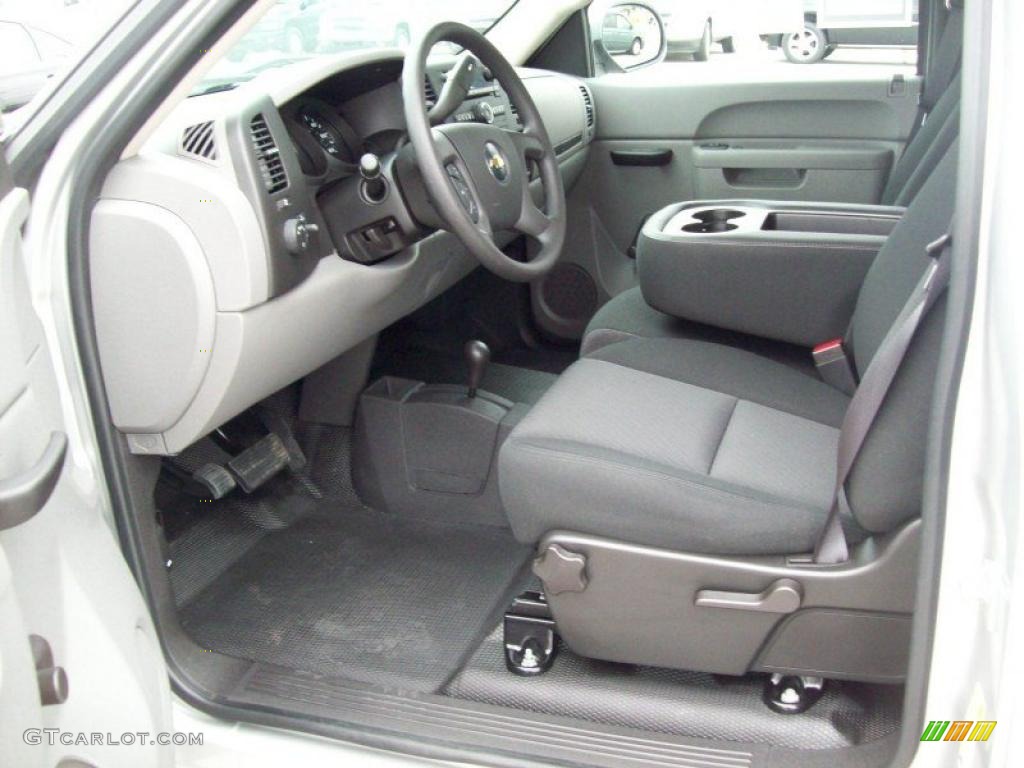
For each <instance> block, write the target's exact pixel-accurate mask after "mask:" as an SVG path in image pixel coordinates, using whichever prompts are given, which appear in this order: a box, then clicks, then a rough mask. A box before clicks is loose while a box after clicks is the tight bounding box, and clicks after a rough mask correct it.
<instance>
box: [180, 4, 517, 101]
mask: <svg viewBox="0 0 1024 768" xmlns="http://www.w3.org/2000/svg"><path fill="white" fill-rule="evenodd" d="M512 5H514V0H430V1H429V2H426V1H425V0H278V2H277V3H275V4H274V5H272V6H271V7H270V9H269V10H268V11H267V13H266V14H265V15H264V16H263V18H261V19H260V20H259V21H258V22H257V23H256V24H255V26H253V27H252V28H251V29H250V30H249V31H248V32H247V33H246V34H245V35H244V36H243V37H242V39H241V40H239V41H238V43H236V44H235V46H234V47H233V48H232V49H231V50H230V51H228V53H227V55H226V56H225V57H224V59H223V60H221V61H219V62H217V64H215V65H214V67H213V68H212V69H211V70H210V72H209V73H208V74H207V76H206V78H205V79H204V81H203V83H202V85H201V86H200V87H199V89H198V91H199V92H203V91H209V90H211V89H223V88H231V87H233V86H235V85H237V84H238V83H240V82H243V81H245V80H249V79H252V78H253V77H255V76H256V75H258V74H259V73H260V72H262V71H265V70H267V69H270V68H273V67H282V66H288V65H289V64H292V63H294V62H297V61H302V60H305V59H309V58H312V57H316V56H333V55H337V54H338V53H340V52H343V51H352V50H365V49H372V48H400V49H404V48H407V47H408V46H409V44H410V43H411V42H412V40H413V39H414V38H415V37H416V36H417V35H419V34H421V33H422V32H423V31H425V30H427V29H429V28H430V27H432V26H433V25H435V24H437V23H438V22H440V21H448V20H452V21H460V22H462V23H463V24H466V25H467V26H470V27H472V28H473V29H475V30H477V31H478V32H486V31H487V30H488V29H490V27H491V26H492V25H493V24H494V22H495V21H497V20H498V19H499V18H500V17H501V16H502V15H503V14H504V13H505V12H506V11H507V10H508V9H509V8H510V7H511V6H512Z"/></svg>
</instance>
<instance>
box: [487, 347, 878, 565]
mask: <svg viewBox="0 0 1024 768" xmlns="http://www.w3.org/2000/svg"><path fill="white" fill-rule="evenodd" d="M847 403H848V400H847V398H846V397H845V396H844V395H842V394H841V393H839V392H838V391H836V390H834V389H832V388H831V387H829V386H827V385H826V384H824V383H822V382H821V381H818V380H815V379H813V378H811V377H809V376H806V375H804V374H802V373H799V372H797V371H794V370H793V369H791V368H789V367H787V366H785V365H782V364H780V363H776V362H773V361H771V360H767V359H765V358H762V357H759V356H757V355H754V354H751V353H749V352H746V351H743V350H739V349H735V348H732V347H727V346H723V345H718V344H710V343H706V342H698V341H684V340H678V339H677V340H668V339H642V340H633V341H626V342H621V343H618V344H614V345H609V346H607V347H605V348H603V349H602V350H601V351H600V352H598V353H597V354H595V355H593V356H591V357H588V358H584V359H582V360H580V361H578V362H577V363H575V364H573V365H572V366H571V367H570V368H569V370H568V371H566V372H565V374H563V376H562V377H561V378H560V379H559V381H558V382H557V383H556V384H555V385H554V387H553V388H552V389H551V390H549V391H548V393H547V394H546V395H545V396H544V398H543V399H542V400H541V402H540V403H539V404H538V405H537V406H535V407H534V409H533V410H532V411H531V412H530V414H529V415H528V416H527V417H526V418H525V419H524V420H523V421H522V422H521V423H520V424H519V425H518V426H517V427H516V429H515V430H514V431H513V433H512V435H511V436H510V437H509V439H508V441H507V442H506V443H505V445H504V446H503V448H502V450H501V455H500V457H499V480H500V487H501V494H502V499H503V501H504V504H505V508H506V511H507V512H508V515H509V519H510V521H511V524H512V529H513V531H514V532H515V534H516V536H517V538H519V539H520V540H521V541H524V542H536V541H538V540H539V539H540V538H541V537H542V536H543V535H544V534H546V533H548V532H549V531H553V530H559V529H565V530H572V531H574V532H579V533H589V534H593V535H599V536H606V537H610V538H613V539H618V540H621V541H625V542H628V543H633V544H646V545H651V546H658V547H665V548H669V549H676V550H681V551H686V552H698V553H714V554H782V553H797V552H805V551H809V550H810V549H812V548H813V546H814V542H815V540H816V538H817V536H818V534H819V532H820V530H821V527H822V525H823V523H824V520H825V517H826V515H827V513H828V508H829V504H830V501H831V493H832V482H833V479H834V476H835V460H836V445H837V441H838V437H839V429H838V427H839V424H840V423H841V421H842V417H843V413H844V412H845V410H846V406H847ZM848 523H849V525H848V531H849V534H850V537H851V539H852V540H854V541H856V540H860V539H861V538H863V536H864V533H863V531H861V530H860V529H859V528H858V527H857V526H856V524H855V523H853V522H852V520H851V521H848Z"/></svg>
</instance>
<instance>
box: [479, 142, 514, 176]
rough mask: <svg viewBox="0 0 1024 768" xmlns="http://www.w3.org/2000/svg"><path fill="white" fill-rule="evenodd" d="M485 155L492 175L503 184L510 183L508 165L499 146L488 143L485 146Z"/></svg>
mask: <svg viewBox="0 0 1024 768" xmlns="http://www.w3.org/2000/svg"><path fill="white" fill-rule="evenodd" d="M484 155H485V157H486V158H487V168H488V169H489V170H490V172H491V175H492V176H494V178H496V179H497V180H498V181H500V182H501V183H502V184H504V183H505V182H506V181H508V163H507V162H506V161H505V156H504V155H503V154H502V153H501V150H500V149H498V145H497V144H492V143H491V142H489V141H488V142H487V143H486V144H485V145H484Z"/></svg>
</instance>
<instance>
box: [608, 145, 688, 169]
mask: <svg viewBox="0 0 1024 768" xmlns="http://www.w3.org/2000/svg"><path fill="white" fill-rule="evenodd" d="M611 155H612V162H613V163H615V164H616V165H635V166H641V167H645V168H653V167H656V166H659V165H668V164H669V163H671V162H672V156H673V152H672V150H671V149H668V148H665V149H613V150H612V152H611Z"/></svg>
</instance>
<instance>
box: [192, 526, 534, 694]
mask: <svg viewBox="0 0 1024 768" xmlns="http://www.w3.org/2000/svg"><path fill="white" fill-rule="evenodd" d="M332 512H333V514H330V515H327V514H323V513H318V514H315V515H312V516H310V517H307V518H305V519H302V520H299V521H298V522H296V523H295V524H294V525H292V526H291V527H289V528H287V529H285V530H281V531H273V532H268V533H267V534H266V535H265V536H264V537H263V538H262V539H261V540H260V541H259V542H258V543H256V544H255V546H253V547H252V548H251V549H249V550H248V551H247V552H246V553H245V554H244V555H243V556H242V557H241V558H240V559H239V560H238V561H237V562H235V563H234V564H233V565H231V566H230V567H229V568H228V569H227V570H226V571H225V572H224V573H223V574H222V575H221V576H220V577H218V578H217V579H216V580H215V581H214V582H213V583H212V584H210V586H208V587H206V589H204V590H203V591H202V592H200V593H199V594H198V595H196V596H195V597H194V598H193V599H192V600H191V601H190V602H189V603H188V604H186V605H185V606H183V608H182V609H181V619H182V624H183V626H184V628H185V630H186V631H187V632H188V633H189V634H190V635H191V636H192V638H193V639H194V640H195V641H196V642H197V643H199V644H200V645H202V646H204V647H206V648H208V649H209V650H211V651H215V652H217V653H223V654H226V655H229V656H236V657H240V658H245V659H252V660H254V661H261V662H267V663H273V664H280V665H282V666H287V667H291V668H294V669H302V670H308V671H312V672H318V673H322V674H325V675H330V676H337V677H345V678H348V679H351V680H357V681H361V682H365V683H372V684H377V685H381V686H385V687H388V688H395V689H399V690H408V691H421V692H429V691H435V690H437V689H438V688H440V687H441V686H443V685H444V683H445V682H446V681H447V680H448V678H449V677H451V676H452V675H453V674H454V673H455V671H456V670H457V669H458V668H459V667H461V666H462V665H463V664H465V663H466V662H467V661H468V659H469V657H470V655H471V654H472V652H473V651H474V649H475V648H476V647H477V646H478V645H479V643H480V642H481V640H482V639H483V637H484V636H485V635H486V634H487V632H488V631H490V629H491V628H492V627H493V626H494V625H495V623H496V622H497V621H498V620H499V618H500V615H501V612H502V611H503V610H504V608H505V605H506V604H507V602H508V601H509V600H510V599H511V597H512V596H513V595H514V594H515V593H516V592H517V591H518V589H519V588H520V586H521V585H522V584H523V583H524V582H525V580H526V579H527V577H526V575H525V568H524V566H525V563H526V560H527V558H528V556H529V554H530V550H529V548H527V547H523V546H522V545H520V544H518V543H517V542H515V540H514V539H513V538H512V535H511V533H510V532H508V531H505V530H502V529H495V528H492V527H486V526H479V527H478V526H463V527H456V526H452V525H450V524H445V525H440V524H432V523H429V522H428V523H424V522H422V521H415V520H408V519H402V518H396V517H392V516H386V515H382V514H378V513H376V512H372V511H368V510H353V511H345V512H343V513H339V512H338V511H337V510H332ZM208 556H211V557H215V556H216V553H215V552H210V553H208Z"/></svg>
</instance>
